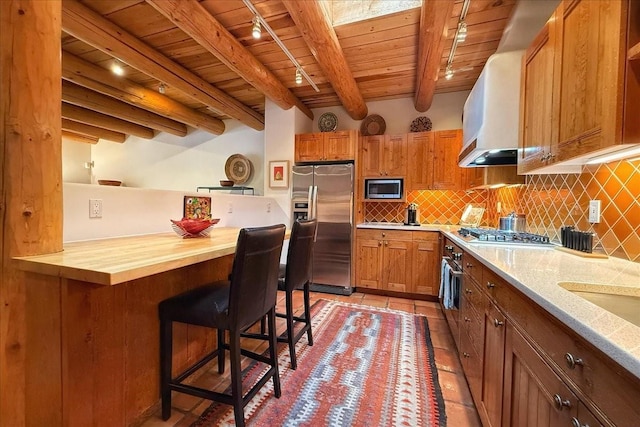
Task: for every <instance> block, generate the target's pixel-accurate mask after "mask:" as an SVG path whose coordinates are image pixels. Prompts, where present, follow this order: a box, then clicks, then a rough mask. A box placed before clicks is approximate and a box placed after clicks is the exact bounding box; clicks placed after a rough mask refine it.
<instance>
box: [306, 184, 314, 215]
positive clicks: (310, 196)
mask: <svg viewBox="0 0 640 427" xmlns="http://www.w3.org/2000/svg"><path fill="white" fill-rule="evenodd" d="M313 188H314V187H313V185H310V186H309V192H308V193H307V219H313Z"/></svg>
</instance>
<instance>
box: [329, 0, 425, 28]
mask: <svg viewBox="0 0 640 427" xmlns="http://www.w3.org/2000/svg"><path fill="white" fill-rule="evenodd" d="M322 5H323V7H324V10H325V13H326V14H327V16H328V17H329V19H330V21H331V22H332V24H333V26H334V27H337V26H338V25H344V24H350V23H352V22H359V21H365V20H367V19H371V18H377V17H379V16H384V15H390V14H392V13H396V12H403V11H405V10H409V9H415V8H418V7H420V6H422V0H322Z"/></svg>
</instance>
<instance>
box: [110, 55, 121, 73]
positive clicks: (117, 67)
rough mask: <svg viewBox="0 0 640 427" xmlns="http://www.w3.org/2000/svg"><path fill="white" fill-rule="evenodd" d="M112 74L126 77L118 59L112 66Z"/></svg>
mask: <svg viewBox="0 0 640 427" xmlns="http://www.w3.org/2000/svg"><path fill="white" fill-rule="evenodd" d="M111 72H112V73H113V74H115V75H116V76H124V68H122V65H120V62H119V61H118V60H117V59H116V60H114V61H113V63H112V64H111Z"/></svg>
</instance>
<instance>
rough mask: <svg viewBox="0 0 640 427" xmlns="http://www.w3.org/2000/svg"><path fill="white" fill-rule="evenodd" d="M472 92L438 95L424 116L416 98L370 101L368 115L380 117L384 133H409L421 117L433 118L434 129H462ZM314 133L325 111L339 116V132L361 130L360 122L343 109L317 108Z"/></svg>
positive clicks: (340, 107) (317, 130)
mask: <svg viewBox="0 0 640 427" xmlns="http://www.w3.org/2000/svg"><path fill="white" fill-rule="evenodd" d="M468 96H469V91H463V92H451V93H443V94H436V95H434V96H433V102H432V104H431V108H430V109H429V110H428V111H426V112H424V113H421V112H419V111H417V110H416V109H415V107H414V105H413V98H401V99H391V100H386V101H371V102H367V107H368V109H369V112H368V114H369V115H371V114H378V115H380V116H381V117H382V118H383V119H384V121H385V124H386V130H385V132H384V133H385V134H388V135H393V134H399V133H408V132H409V127H410V126H411V122H412V121H413V120H414V119H415V118H417V117H420V116H427V117H429V119H431V123H432V124H433V130H446V129H461V128H462V109H463V107H464V102H465V101H466V100H467V97H468ZM312 111H313V114H314V120H313V129H312V132H319V129H318V118H319V117H320V115H322V114H323V113H326V112H331V113H334V114H335V115H336V116H337V117H338V129H337V130H349V129H360V123H361V122H362V121H361V120H353V119H352V118H351V117H349V115H348V114H347V112H346V110H345V109H344V108H343V107H342V106H336V107H326V108H315V109H313V110H312Z"/></svg>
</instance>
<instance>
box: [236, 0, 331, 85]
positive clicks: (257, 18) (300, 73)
mask: <svg viewBox="0 0 640 427" xmlns="http://www.w3.org/2000/svg"><path fill="white" fill-rule="evenodd" d="M242 2H243V3H244V5H245V6H247V9H249V10H250V11H251V13H253V16H254V18H253V29H252V33H253V37H255V38H259V36H258V37H256V32H257V33H258V34H260V28H261V26H262V27H264V29H265V30H266V32H267V33H269V36H271V38H272V39H273V41H274V42H276V44H277V45H278V47H280V49H282V52H284V54H285V55H287V58H289V60H290V61H291V63H292V64H293V65H294V67H296V84H302V79H303V78H304V79H305V80H307V81H308V82H309V84H310V85H311V87H312V88H313V90H315V91H316V92H320V89H318V86H317V85H316V84H315V83H314V82H313V80H312V79H311V77H309V75H308V74H307V73H306V72H305V71H304V69H303V68H302V66H301V65H300V63H299V62H298V61H297V60H296V58H294V57H293V55H292V54H291V52H289V49H287V47H286V46H285V45H284V43H282V40H280V37H278V35H277V34H276V33H275V32H274V31H273V29H272V28H271V27H270V26H269V24H268V23H267V21H265V19H264V18H263V17H262V16H261V15H260V13H259V12H258V11H257V10H256V8H255V7H254V6H253V3H251V0H242ZM256 29H257V31H256Z"/></svg>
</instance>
